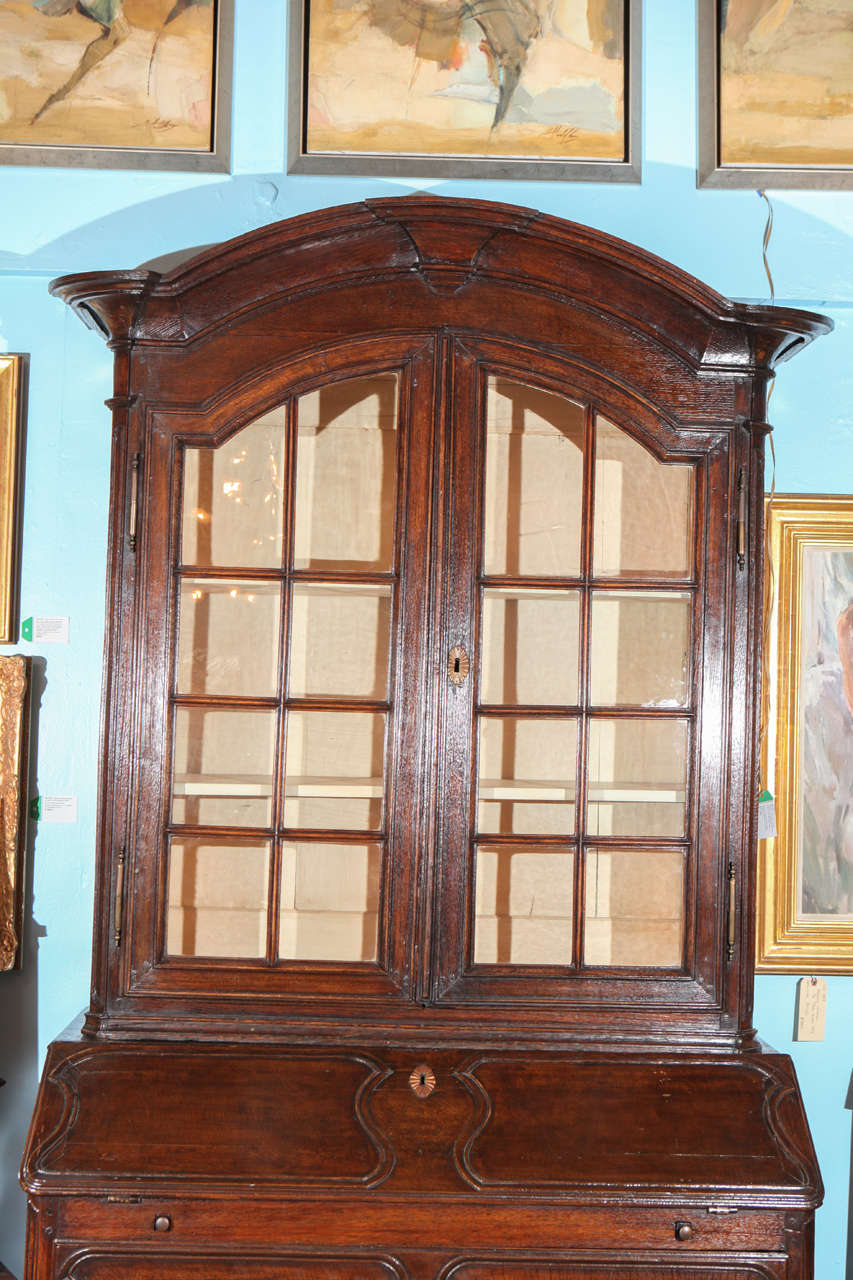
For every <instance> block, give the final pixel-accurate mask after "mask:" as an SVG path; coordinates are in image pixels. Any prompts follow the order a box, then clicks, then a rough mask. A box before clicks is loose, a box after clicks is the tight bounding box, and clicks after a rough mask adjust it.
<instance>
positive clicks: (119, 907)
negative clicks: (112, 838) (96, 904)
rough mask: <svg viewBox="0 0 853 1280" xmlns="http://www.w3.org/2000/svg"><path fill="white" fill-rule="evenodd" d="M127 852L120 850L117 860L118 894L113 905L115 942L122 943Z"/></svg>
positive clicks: (116, 943)
mask: <svg viewBox="0 0 853 1280" xmlns="http://www.w3.org/2000/svg"><path fill="white" fill-rule="evenodd" d="M126 854H127V850H126V849H120V850H119V853H118V857H117V858H116V893H115V902H114V904H113V942H114V943H115V945H116V946H118V945H119V944H120V942H121V925H122V916H123V915H124V864H125V858H126Z"/></svg>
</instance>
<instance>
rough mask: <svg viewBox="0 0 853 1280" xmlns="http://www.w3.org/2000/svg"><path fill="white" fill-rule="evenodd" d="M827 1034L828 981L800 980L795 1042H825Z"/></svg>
mask: <svg viewBox="0 0 853 1280" xmlns="http://www.w3.org/2000/svg"><path fill="white" fill-rule="evenodd" d="M825 1033H826V979H825V978H800V981H799V982H798V983H797V1018H796V1035H795V1036H794V1039H795V1040H823V1039H824V1036H825Z"/></svg>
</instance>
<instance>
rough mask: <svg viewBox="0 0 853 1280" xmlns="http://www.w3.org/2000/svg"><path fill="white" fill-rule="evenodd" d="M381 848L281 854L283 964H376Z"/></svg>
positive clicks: (294, 848)
mask: <svg viewBox="0 0 853 1280" xmlns="http://www.w3.org/2000/svg"><path fill="white" fill-rule="evenodd" d="M381 866H382V850H381V847H380V845H378V844H364V845H358V844H310V843H307V842H306V843H303V844H289V845H285V846H284V848H283V850H282V872H281V874H282V882H281V938H280V942H279V955H280V957H281V958H282V959H284V960H375V959H376V948H377V937H378V919H379V916H378V911H379V878H380V872H381Z"/></svg>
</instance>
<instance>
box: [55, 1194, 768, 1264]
mask: <svg viewBox="0 0 853 1280" xmlns="http://www.w3.org/2000/svg"><path fill="white" fill-rule="evenodd" d="M54 1214H55V1215H56V1216H55V1218H54V1217H53V1215H54ZM158 1217H165V1218H166V1219H168V1227H167V1228H166V1230H164V1231H158V1230H156V1229H155V1221H156V1219H157V1218H158ZM784 1217H785V1215H783V1214H782V1213H780V1212H778V1211H773V1210H748V1209H747V1210H739V1211H738V1212H736V1213H731V1214H724V1215H717V1214H714V1213H708V1212H707V1210H706V1209H705V1208H702V1207H697V1206H678V1205H673V1206H670V1207H666V1208H663V1207H660V1206H658V1207H649V1208H645V1209H641V1208H609V1207H605V1206H599V1207H592V1206H588V1205H586V1206H585V1205H554V1204H550V1205H548V1204H523V1203H515V1204H508V1203H499V1202H498V1203H496V1202H494V1201H491V1202H489V1201H479V1202H477V1201H473V1200H471V1199H452V1198H447V1199H445V1200H443V1201H441V1202H438V1203H436V1202H431V1201H430V1200H428V1199H426V1200H423V1201H420V1202H419V1201H417V1200H415V1199H408V1198H407V1199H401V1200H391V1199H390V1198H389V1199H384V1200H383V1199H381V1198H378V1197H377V1198H374V1197H372V1196H370V1197H368V1196H365V1197H349V1196H340V1197H334V1198H332V1197H328V1198H321V1197H317V1198H315V1199H308V1198H304V1199H296V1198H294V1199H291V1200H285V1199H282V1200H269V1199H266V1198H261V1197H257V1198H256V1199H252V1200H251V1202H249V1201H247V1200H245V1199H244V1200H238V1199H234V1198H222V1199H204V1200H202V1199H199V1200H195V1199H180V1198H177V1197H164V1198H163V1199H158V1200H155V1199H153V1198H151V1199H150V1200H149V1199H145V1200H140V1201H138V1202H137V1203H135V1204H129V1203H116V1202H110V1201H109V1200H102V1201H98V1200H94V1199H88V1198H87V1199H83V1198H82V1197H81V1198H80V1199H77V1200H66V1201H62V1202H60V1203H58V1204H55V1207H54V1206H51V1207H49V1208H47V1207H46V1211H45V1212H44V1213H43V1214H42V1223H43V1224H46V1223H47V1221H48V1220H49V1219H50V1220H51V1221H53V1222H55V1237H56V1239H58V1240H62V1241H63V1242H65V1243H67V1244H69V1245H71V1244H74V1243H75V1242H79V1243H80V1244H84V1243H89V1242H94V1241H99V1242H101V1243H102V1244H103V1245H104V1246H107V1247H109V1246H110V1245H113V1246H116V1247H119V1246H121V1245H125V1244H126V1245H131V1246H136V1247H139V1246H143V1245H148V1246H150V1247H152V1248H157V1249H158V1250H159V1251H161V1252H163V1253H164V1254H166V1255H168V1254H169V1253H172V1252H181V1251H189V1250H192V1249H194V1248H209V1249H213V1250H220V1251H222V1252H229V1251H231V1250H233V1249H238V1248H239V1249H247V1250H258V1251H260V1250H263V1249H264V1248H267V1249H280V1250H285V1251H286V1250H287V1249H290V1248H297V1249H304V1250H306V1251H308V1250H315V1249H319V1248H322V1247H323V1246H324V1245H327V1244H328V1243H329V1241H330V1240H333V1241H334V1243H335V1245H336V1246H337V1247H338V1248H340V1249H353V1250H357V1249H369V1248H370V1247H371V1246H373V1247H379V1248H381V1249H382V1250H383V1251H384V1250H387V1251H389V1252H392V1251H396V1250H397V1249H403V1248H406V1249H430V1248H433V1249H439V1248H441V1249H445V1250H446V1251H447V1252H448V1253H449V1254H454V1253H462V1252H465V1253H468V1254H471V1253H474V1252H476V1251H477V1250H479V1249H486V1250H488V1251H493V1250H503V1251H505V1252H506V1253H512V1252H516V1251H521V1250H525V1249H531V1248H539V1249H543V1250H553V1251H556V1252H560V1251H562V1252H565V1251H567V1250H582V1249H596V1250H630V1251H633V1250H638V1249H645V1250H651V1251H654V1253H655V1254H659V1253H660V1252H661V1251H665V1250H675V1251H676V1253H677V1254H679V1255H680V1254H688V1255H689V1254H692V1253H695V1252H702V1251H704V1252H709V1251H713V1250H720V1251H725V1252H727V1253H728V1252H738V1251H747V1250H751V1251H755V1252H757V1251H762V1252H767V1253H772V1252H776V1251H780V1252H781V1251H782V1250H783V1249H784V1247H785V1222H784ZM683 1221H687V1222H689V1223H690V1225H691V1232H690V1238H689V1239H687V1240H677V1239H676V1235H675V1228H676V1224H677V1223H678V1222H683ZM161 1226H165V1224H161Z"/></svg>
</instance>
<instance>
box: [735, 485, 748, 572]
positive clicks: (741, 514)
mask: <svg viewBox="0 0 853 1280" xmlns="http://www.w3.org/2000/svg"><path fill="white" fill-rule="evenodd" d="M745 565H746V467H741V469H740V471H739V472H738V473H737V567H738V568H739V569H743V568H744V566H745Z"/></svg>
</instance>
